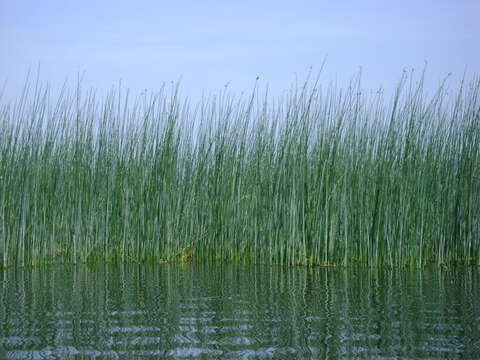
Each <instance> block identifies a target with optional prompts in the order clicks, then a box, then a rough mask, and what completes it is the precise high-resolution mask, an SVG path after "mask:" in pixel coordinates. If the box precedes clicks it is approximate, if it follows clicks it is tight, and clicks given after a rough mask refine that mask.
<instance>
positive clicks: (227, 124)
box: [0, 73, 480, 266]
mask: <svg viewBox="0 0 480 360" xmlns="http://www.w3.org/2000/svg"><path fill="white" fill-rule="evenodd" d="M407 75H408V74H406V73H404V75H403V76H402V78H401V80H400V82H399V84H398V87H397V90H396V92H395V94H394V95H393V97H392V99H391V101H390V102H386V101H385V100H384V97H383V94H382V93H381V92H379V93H377V94H362V93H361V91H360V83H359V80H356V81H352V82H351V84H350V85H349V86H348V87H347V88H346V89H339V88H338V87H337V86H336V85H335V84H330V85H328V86H326V87H325V86H322V85H321V84H320V83H319V81H318V79H317V80H312V81H308V80H307V81H306V82H305V83H304V84H303V85H301V86H298V85H294V86H292V87H291V89H290V91H289V92H287V93H285V95H284V96H283V97H281V98H277V99H272V98H269V97H268V96H267V95H266V94H264V95H262V93H261V92H260V91H259V90H258V89H257V88H255V89H254V91H253V92H252V94H251V96H249V97H245V98H242V97H240V98H239V97H235V96H232V95H231V94H230V93H229V92H228V90H225V91H224V92H222V93H220V94H217V95H214V96H213V95H212V96H210V97H207V98H204V99H203V100H202V101H200V102H199V103H198V104H196V105H191V104H190V103H189V102H188V99H185V98H182V97H181V95H180V94H179V89H178V86H173V87H172V88H167V87H162V88H161V89H160V90H159V91H158V93H156V94H153V95H147V94H143V95H141V96H139V97H137V98H135V99H133V100H132V99H131V96H130V94H129V93H128V92H122V91H121V90H119V89H116V90H115V89H113V90H112V91H110V92H109V93H108V94H106V95H105V96H103V97H101V98H99V97H98V95H97V94H96V93H95V92H93V91H89V92H86V93H85V92H83V90H82V89H81V87H80V86H78V87H77V89H75V90H74V91H73V92H72V91H69V90H68V89H67V88H65V89H64V90H63V91H62V93H61V94H60V95H59V97H58V98H57V99H55V101H53V100H52V99H51V95H50V92H49V89H48V87H46V86H43V85H41V84H40V83H38V82H37V83H34V84H32V83H31V82H29V83H27V86H26V88H25V91H24V92H23V93H22V94H21V96H19V97H18V99H17V100H16V101H15V102H12V103H3V102H2V105H1V108H0V266H9V265H34V264H44V263H55V262H66V263H76V262H98V261H107V262H120V261H121V262H128V261H135V262H147V261H148V262H157V261H168V260H183V261H185V260H190V259H196V260H202V261H217V260H218V261H236V262H255V263H271V264H309V265H315V264H323V265H326V264H328V265H345V266H347V265H353V264H362V265H367V266H403V265H409V266H423V265H425V264H427V263H430V262H433V263H435V264H437V265H440V264H453V263H476V264H479V263H480V236H479V234H480V165H479V164H480V98H479V94H480V80H479V79H478V78H477V79H475V80H474V81H472V82H471V83H469V84H466V83H462V84H461V86H460V88H459V89H458V90H456V91H455V92H451V91H450V90H449V89H448V88H447V87H446V86H445V85H444V84H442V85H441V86H440V87H439V89H438V91H437V92H436V93H435V94H433V95H431V96H430V97H427V96H426V95H425V91H424V85H423V76H422V77H420V79H417V80H416V81H412V80H411V79H410V78H409V77H408V76H407Z"/></svg>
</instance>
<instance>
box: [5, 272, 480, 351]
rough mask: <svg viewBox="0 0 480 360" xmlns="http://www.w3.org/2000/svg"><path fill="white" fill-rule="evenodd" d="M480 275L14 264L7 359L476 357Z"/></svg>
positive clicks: (8, 280)
mask: <svg viewBox="0 0 480 360" xmlns="http://www.w3.org/2000/svg"><path fill="white" fill-rule="evenodd" d="M479 271H480V270H479V268H478V267H477V268H457V269H455V270H439V269H427V270H423V271H411V270H408V271H407V270H403V271H398V270H396V271H392V270H378V269H377V270H368V269H367V270H366V269H348V270H345V269H336V268H313V269H308V268H303V267H294V268H282V267H269V266H239V265H237V266H235V265H210V266H209V265H204V264H195V263H191V264H184V265H182V264H161V265H110V266H105V265H102V266H86V265H78V266H52V267H47V268H43V269H41V268H36V269H8V270H5V271H3V272H2V271H0V281H1V283H0V285H1V288H0V358H2V359H95V358H96V359H148V358H152V359H157V358H165V359H170V358H171V359H174V358H175V359H177V358H180V359H181V358H200V359H217V358H218V359H263V358H272V359H287V358H288V359H311V358H315V359H316V358H320V359H322V358H331V359H343V358H344V359H357V358H364V359H371V358H383V359H392V358H405V359H428V358H430V359H439V358H472V359H474V358H477V359H478V358H480V286H479Z"/></svg>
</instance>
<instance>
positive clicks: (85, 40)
mask: <svg viewBox="0 0 480 360" xmlns="http://www.w3.org/2000/svg"><path fill="white" fill-rule="evenodd" d="M478 14H480V1H478V0H455V1H454V0H416V1H406V0H403V1H387V0H383V1H371V0H362V1H341V0H339V1H319V0H317V1H280V0H275V1H259V0H257V1H249V0H247V1H245V0H243V1H235V2H228V1H208V0H206V1H205V0H204V1H181V0H177V1H125V2H124V1H119V0H115V1H110V0H103V1H98V0H95V1H87V0H82V1H68V0H62V1H48V0H42V1H38V0H35V1H34V0H32V1H25V0H16V1H13V0H11V1H10V0H4V1H1V2H0V54H1V55H0V82H1V84H4V83H5V82H6V94H7V95H11V94H17V93H18V92H19V89H20V88H21V86H22V84H23V82H24V79H25V76H26V74H27V72H28V70H29V68H30V69H32V70H34V71H36V69H37V66H38V65H40V69H41V72H40V75H41V78H42V79H43V80H48V81H49V82H50V83H51V84H52V86H53V87H56V86H59V85H60V84H61V83H63V81H64V80H65V79H66V78H68V79H70V80H71V81H72V82H73V83H74V82H75V79H76V76H77V74H78V73H79V72H80V73H83V74H84V77H83V79H84V80H83V84H84V85H86V86H93V87H95V88H98V89H99V90H106V89H108V88H109V87H110V86H111V85H112V84H116V83H118V81H119V80H121V81H122V84H123V85H125V86H126V87H129V88H131V89H132V90H133V91H134V92H139V91H141V90H142V89H145V88H146V89H149V90H154V89H155V88H158V87H159V86H160V85H161V84H162V83H163V82H170V81H172V80H173V81H176V80H178V79H180V78H181V83H182V89H183V92H184V93H186V94H187V95H190V96H193V97H195V96H197V95H199V94H200V93H201V91H202V90H205V91H207V92H211V91H216V90H219V89H221V88H222V87H223V85H224V84H226V83H227V82H229V83H230V85H229V86H230V87H231V88H232V89H233V90H234V91H235V92H240V91H250V90H251V89H252V86H253V84H254V83H255V78H256V76H257V75H259V76H260V84H261V85H262V86H264V85H265V84H267V83H268V84H269V86H270V88H271V89H272V91H273V92H274V93H278V92H279V91H280V90H285V89H286V88H287V87H288V85H289V84H291V82H292V81H293V79H294V74H295V73H296V74H298V77H299V79H300V80H301V79H304V77H305V74H306V73H307V72H308V70H309V68H310V66H312V67H313V71H314V72H315V71H318V70H319V69H320V65H321V64H322V62H323V59H324V58H325V56H327V60H326V66H325V69H324V72H323V79H324V80H325V81H329V80H331V79H335V78H338V80H339V81H340V83H341V84H345V83H346V81H347V80H348V79H350V78H351V77H352V76H354V75H355V74H357V73H358V71H359V68H360V67H362V74H363V75H362V77H363V84H364V86H365V87H367V88H378V87H380V86H383V87H384V88H387V89H388V88H389V87H393V86H394V84H395V83H396V81H397V80H398V79H399V76H400V74H401V71H402V69H403V68H412V67H414V68H415V69H416V70H418V71H420V70H422V68H423V66H424V62H425V60H427V61H428V68H427V75H428V81H429V82H430V84H438V83H439V82H440V80H441V79H442V78H443V77H444V76H445V75H446V74H447V73H449V72H452V73H453V76H452V82H455V81H458V78H459V77H461V76H462V74H463V73H464V70H465V68H467V75H468V77H471V76H473V74H475V73H476V74H478V73H480V46H479V45H478V44H480V26H479V25H478V24H479V20H478ZM1 84H0V85H1Z"/></svg>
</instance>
